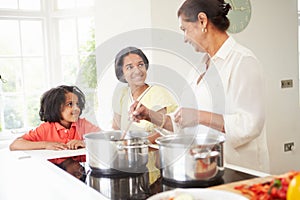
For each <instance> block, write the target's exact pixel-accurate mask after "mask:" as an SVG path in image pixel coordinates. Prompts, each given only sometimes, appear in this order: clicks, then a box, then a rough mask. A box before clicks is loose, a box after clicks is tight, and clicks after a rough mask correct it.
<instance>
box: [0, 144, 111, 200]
mask: <svg viewBox="0 0 300 200" xmlns="http://www.w3.org/2000/svg"><path fill="white" fill-rule="evenodd" d="M0 163H1V168H0V169H1V170H0V177H1V178H0V199H1V200H11V199H24V200H27V199H30V200H40V199H43V200H54V199H55V200H60V199H61V200H68V199H70V200H71V199H72V200H74V199H88V200H93V199H97V200H99V199H106V198H105V197H104V196H103V195H101V194H100V193H99V192H97V191H95V190H94V189H92V188H90V187H87V186H86V184H84V183H83V182H82V181H80V180H78V179H76V178H75V177H73V176H72V175H70V174H68V173H66V172H65V171H63V170H61V169H59V168H58V167H57V166H55V165H53V164H52V163H50V162H49V161H47V160H43V159H41V158H39V157H35V156H30V155H28V154H26V153H24V152H22V151H13V152H12V151H9V150H8V148H3V149H0Z"/></svg>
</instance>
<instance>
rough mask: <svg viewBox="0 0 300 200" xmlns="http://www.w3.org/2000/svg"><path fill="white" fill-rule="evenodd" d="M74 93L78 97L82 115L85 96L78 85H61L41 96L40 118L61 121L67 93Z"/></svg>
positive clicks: (46, 120)
mask: <svg viewBox="0 0 300 200" xmlns="http://www.w3.org/2000/svg"><path fill="white" fill-rule="evenodd" d="M69 92H71V93H74V94H75V95H76V96H77V97H78V104H79V105H78V107H79V108H80V115H81V113H82V110H83V109H84V105H85V96H84V94H83V92H82V91H81V90H80V89H79V88H78V87H76V86H67V85H61V86H58V87H56V88H52V89H50V90H48V91H47V92H45V93H44V94H43V95H42V97H41V107H40V112H39V115H40V119H41V120H42V121H45V122H60V120H61V119H62V118H61V110H62V106H63V105H64V104H65V102H66V96H65V94H67V93H69Z"/></svg>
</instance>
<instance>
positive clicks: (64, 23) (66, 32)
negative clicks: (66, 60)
mask: <svg viewBox="0 0 300 200" xmlns="http://www.w3.org/2000/svg"><path fill="white" fill-rule="evenodd" d="M59 41H60V52H61V54H77V52H78V51H77V45H76V44H77V36H76V26H75V20H74V19H66V20H59Z"/></svg>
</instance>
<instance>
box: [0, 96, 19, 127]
mask: <svg viewBox="0 0 300 200" xmlns="http://www.w3.org/2000/svg"><path fill="white" fill-rule="evenodd" d="M23 106H24V101H23V98H22V97H20V96H12V97H6V98H4V123H5V128H6V129H17V128H22V127H23V125H24V122H23V119H22V116H23V110H24V107H23Z"/></svg>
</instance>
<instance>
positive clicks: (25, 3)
mask: <svg viewBox="0 0 300 200" xmlns="http://www.w3.org/2000/svg"><path fill="white" fill-rule="evenodd" d="M19 8H20V9H24V10H41V1H40V0H19Z"/></svg>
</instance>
